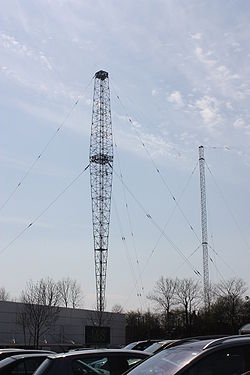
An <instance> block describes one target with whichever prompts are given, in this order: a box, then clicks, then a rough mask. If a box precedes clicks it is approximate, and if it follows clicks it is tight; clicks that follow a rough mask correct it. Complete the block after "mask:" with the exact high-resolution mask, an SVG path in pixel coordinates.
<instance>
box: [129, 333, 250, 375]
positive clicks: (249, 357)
mask: <svg viewBox="0 0 250 375" xmlns="http://www.w3.org/2000/svg"><path fill="white" fill-rule="evenodd" d="M249 370H250V336H228V337H224V338H219V339H213V340H211V339H207V340H192V341H187V342H186V343H185V342H183V343H182V344H181V345H176V346H173V347H171V348H167V349H164V350H162V351H161V352H159V353H158V354H155V355H154V356H152V357H151V358H149V359H148V360H147V361H145V362H144V363H141V364H139V365H138V366H137V367H136V368H135V369H132V370H131V371H128V372H127V373H128V374H129V375H152V374H159V375H177V374H178V375H201V374H202V375H242V374H243V373H245V372H247V371H249Z"/></svg>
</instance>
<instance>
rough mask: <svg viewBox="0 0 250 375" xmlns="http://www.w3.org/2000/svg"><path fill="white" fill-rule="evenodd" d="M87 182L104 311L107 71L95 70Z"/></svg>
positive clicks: (109, 163)
mask: <svg viewBox="0 0 250 375" xmlns="http://www.w3.org/2000/svg"><path fill="white" fill-rule="evenodd" d="M89 162H90V163H89V165H90V184H91V200H92V220H93V236H94V254H95V276H96V298H97V310H98V311H104V308H105V289H106V272H107V258H108V238H109V223H110V208H111V192H112V177H113V139H112V123H111V109H110V92H109V78H108V73H107V72H105V71H103V70H100V71H99V72H97V73H96V74H95V84H94V96H93V110H92V125H91V138H90V153H89Z"/></svg>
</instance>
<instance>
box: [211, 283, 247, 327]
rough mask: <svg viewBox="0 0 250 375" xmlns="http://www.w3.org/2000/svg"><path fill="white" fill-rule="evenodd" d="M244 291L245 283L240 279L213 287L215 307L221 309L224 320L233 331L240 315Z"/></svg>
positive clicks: (245, 288) (245, 289)
mask: <svg viewBox="0 0 250 375" xmlns="http://www.w3.org/2000/svg"><path fill="white" fill-rule="evenodd" d="M246 291H247V287H246V283H245V281H243V280H242V279H240V278H232V279H230V280H227V281H221V282H220V283H218V284H217V285H216V287H215V293H216V295H217V305H218V306H221V307H223V315H224V320H225V321H227V322H228V323H229V324H230V325H231V328H232V330H233V331H234V330H235V329H236V327H237V321H238V320H239V319H240V316H241V314H242V310H243V309H242V305H243V303H244V302H243V297H244V294H245V293H246Z"/></svg>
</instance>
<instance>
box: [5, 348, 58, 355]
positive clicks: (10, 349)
mask: <svg viewBox="0 0 250 375" xmlns="http://www.w3.org/2000/svg"><path fill="white" fill-rule="evenodd" d="M10 352H13V353H19V352H27V353H51V354H53V353H55V352H53V351H52V350H44V349H22V348H8V349H0V354H1V353H10Z"/></svg>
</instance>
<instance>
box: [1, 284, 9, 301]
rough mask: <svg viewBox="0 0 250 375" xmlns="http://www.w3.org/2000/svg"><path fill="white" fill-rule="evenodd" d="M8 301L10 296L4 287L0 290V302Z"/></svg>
mask: <svg viewBox="0 0 250 375" xmlns="http://www.w3.org/2000/svg"><path fill="white" fill-rule="evenodd" d="M9 300H10V295H9V293H8V292H7V290H6V289H5V287H1V288H0V301H9Z"/></svg>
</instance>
